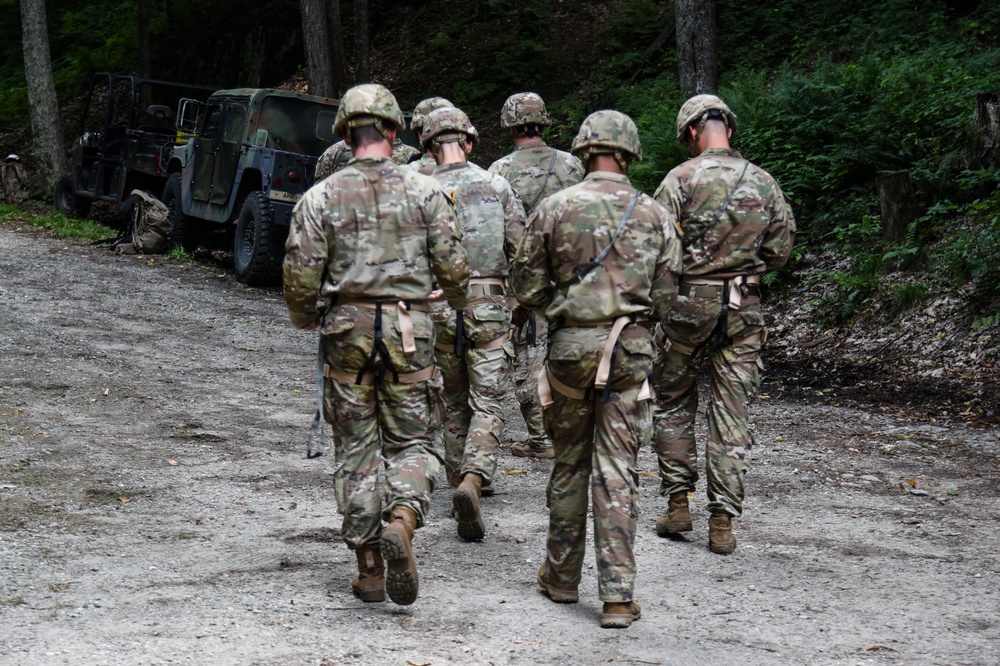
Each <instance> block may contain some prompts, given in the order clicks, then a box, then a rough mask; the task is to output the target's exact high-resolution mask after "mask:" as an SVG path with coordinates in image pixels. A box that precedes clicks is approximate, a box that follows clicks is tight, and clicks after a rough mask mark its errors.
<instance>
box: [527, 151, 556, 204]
mask: <svg viewBox="0 0 1000 666" xmlns="http://www.w3.org/2000/svg"><path fill="white" fill-rule="evenodd" d="M549 150H551V151H552V159H550V160H549V168H548V169H547V170H546V171H545V178H543V179H542V186H541V187H540V188H538V194H536V195H535V198H534V199H533V200H532V201H531V203H530V204H529V205H528V210H529V211H533V210H535V206H536V205H537V204H538V202H539V201H540V200H541V198H542V194H543V193H544V192H545V185H546V183H548V182H549V176H551V175H552V169H553V167H555V165H556V155H557V153H556V149H555V148H550V149H549Z"/></svg>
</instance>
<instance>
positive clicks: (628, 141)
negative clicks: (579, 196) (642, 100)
mask: <svg viewBox="0 0 1000 666" xmlns="http://www.w3.org/2000/svg"><path fill="white" fill-rule="evenodd" d="M570 150H571V152H572V153H573V154H574V155H576V156H577V157H579V158H580V160H581V161H582V162H583V163H584V165H586V163H587V161H588V160H589V159H590V158H591V157H592V156H594V155H601V154H605V155H607V154H610V155H614V156H615V159H616V160H617V161H618V164H619V165H621V168H622V169H626V168H628V162H629V161H628V160H627V159H626V158H625V156H626V154H627V155H629V156H631V157H634V158H635V159H637V160H639V161H642V144H640V143H639V130H638V128H636V126H635V123H634V122H633V121H632V119H631V118H629V117H628V116H627V115H625V114H624V113H622V112H621V111H611V110H606V111H595V112H594V113H592V114H590V115H589V116H587V118H586V119H585V120H584V121H583V124H582V125H580V131H579V132H578V133H577V135H576V138H575V139H573V147H572V148H571V149H570Z"/></svg>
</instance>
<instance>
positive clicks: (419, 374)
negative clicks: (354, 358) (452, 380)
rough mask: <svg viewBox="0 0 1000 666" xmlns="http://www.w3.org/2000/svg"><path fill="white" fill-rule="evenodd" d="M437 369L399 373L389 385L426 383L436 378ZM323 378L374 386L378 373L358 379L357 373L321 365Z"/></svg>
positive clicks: (371, 373)
mask: <svg viewBox="0 0 1000 666" xmlns="http://www.w3.org/2000/svg"><path fill="white" fill-rule="evenodd" d="M437 373H438V367H437V366H436V365H429V366H427V367H426V368H421V369H420V370H414V371H413V372H401V373H399V374H397V375H396V377H394V378H393V381H392V382H391V383H393V384H416V383H417V382H426V381H428V380H430V379H433V378H434V377H436V376H437ZM323 376H324V377H328V378H329V379H336V380H337V381H338V382H344V383H345V384H356V385H358V386H374V385H375V380H376V379H377V377H378V373H375V372H366V373H364V374H362V375H361V376H360V377H359V376H358V373H357V372H351V371H350V370H341V369H339V368H334V367H333V366H331V365H327V364H325V363H324V364H323Z"/></svg>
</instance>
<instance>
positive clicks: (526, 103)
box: [489, 93, 583, 458]
mask: <svg viewBox="0 0 1000 666" xmlns="http://www.w3.org/2000/svg"><path fill="white" fill-rule="evenodd" d="M550 124H552V121H551V120H550V119H549V114H548V113H547V112H546V110H545V102H544V101H542V98H541V97H539V96H538V95H536V94H535V93H517V94H515V95H511V96H510V97H508V98H507V101H506V103H504V105H503V109H502V110H501V111H500V127H502V128H504V129H506V130H508V131H509V132H510V137H511V140H512V141H513V142H514V146H515V147H514V152H512V153H511V154H509V155H507V156H506V157H501V158H500V159H498V160H497V161H496V162H494V163H493V164H491V165H490V168H489V170H490V171H491V172H493V173H496V174H500V175H501V176H503V177H504V178H506V179H507V182H509V183H510V184H511V186H512V187H513V188H514V191H515V192H517V194H518V196H519V197H521V202H522V203H523V204H524V210H525V213H527V214H528V215H531V213H533V212H534V209H535V206H537V205H538V203H539V202H540V201H541V200H542V199H544V198H545V197H547V196H549V195H550V194H553V193H555V192H558V191H559V190H561V189H563V188H566V187H569V186H570V185H576V184H577V183H579V182H580V181H581V180H582V179H583V165H582V164H580V160H578V159H577V158H576V157H574V156H573V155H570V154H569V153H566V152H563V151H561V150H556V149H555V148H551V147H549V146H547V145H546V144H545V141H543V140H542V136H541V131H542V128H543V127H546V126H548V125H550ZM515 315H516V316H515V319H516V322H515V323H516V325H517V326H516V329H515V333H514V348H515V351H516V353H517V368H516V371H515V374H514V384H515V385H516V387H517V391H516V395H517V400H518V402H519V403H520V405H521V415H522V416H523V417H524V422H525V424H526V425H527V427H528V440H527V441H526V442H514V443H513V444H511V447H510V449H511V453H513V454H514V455H515V456H521V457H526V458H551V457H552V443H551V442H549V439H548V437H547V436H546V435H545V428H544V427H543V426H542V409H541V406H540V405H539V404H538V384H537V381H536V377H537V376H538V371H539V370H540V369H541V367H542V362H543V361H544V359H545V349H546V334H547V330H546V325H545V322H540V321H538V320H537V319H536V315H535V314H534V313H530V312H528V311H527V310H525V309H524V308H518V309H517V310H516V311H515Z"/></svg>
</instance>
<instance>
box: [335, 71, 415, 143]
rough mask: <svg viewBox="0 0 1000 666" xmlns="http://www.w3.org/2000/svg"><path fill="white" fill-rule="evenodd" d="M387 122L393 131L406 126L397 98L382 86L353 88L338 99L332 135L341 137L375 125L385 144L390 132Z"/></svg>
mask: <svg viewBox="0 0 1000 666" xmlns="http://www.w3.org/2000/svg"><path fill="white" fill-rule="evenodd" d="M386 122H388V123H390V124H391V125H392V126H393V127H395V128H396V129H402V128H403V127H405V126H406V121H405V120H403V112H402V111H400V110H399V104H398V103H397V102H396V98H395V97H394V96H393V94H392V93H391V92H389V89H388V88H386V87H385V86H382V85H379V84H377V83H364V84H362V85H359V86H354V87H353V88H351V89H350V90H348V91H347V92H346V93H344V96H343V97H342V98H341V99H340V108H339V109H337V119H336V120H334V121H333V133H334V134H336V135H337V136H341V137H343V136H345V135H346V134H347V131H348V130H350V129H353V128H355V127H362V126H364V125H374V126H375V129H377V130H378V131H379V133H380V134H381V135H382V136H384V137H385V138H386V140H388V139H389V128H388V127H386V126H385V123H386Z"/></svg>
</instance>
